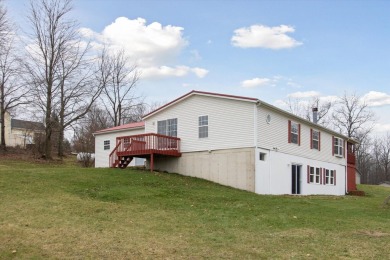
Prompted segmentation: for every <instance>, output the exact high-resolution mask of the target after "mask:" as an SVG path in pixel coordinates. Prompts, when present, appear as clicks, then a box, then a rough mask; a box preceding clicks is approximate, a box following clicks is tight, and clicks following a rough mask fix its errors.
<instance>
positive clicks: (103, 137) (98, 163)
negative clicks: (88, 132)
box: [95, 128, 145, 167]
mask: <svg viewBox="0 0 390 260" xmlns="http://www.w3.org/2000/svg"><path fill="white" fill-rule="evenodd" d="M144 133H145V130H144V128H137V129H133V130H122V131H117V132H108V133H101V134H96V135H95V167H110V166H109V159H108V157H109V155H110V153H111V152H112V150H113V149H114V148H115V146H116V138H117V137H119V136H127V135H138V134H144ZM104 141H109V143H110V148H109V149H107V150H105V149H104V148H105V147H104Z"/></svg>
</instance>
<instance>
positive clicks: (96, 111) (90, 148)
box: [72, 105, 112, 153]
mask: <svg viewBox="0 0 390 260" xmlns="http://www.w3.org/2000/svg"><path fill="white" fill-rule="evenodd" d="M110 121H111V120H110V118H109V116H108V113H107V112H106V111H105V110H103V109H100V108H98V107H97V106H96V105H94V106H93V107H92V108H91V109H90V110H89V112H88V113H87V115H86V116H85V117H84V118H83V119H81V120H79V121H78V124H77V125H75V126H74V137H73V140H72V146H73V149H74V150H75V151H77V152H83V153H93V152H94V151H95V139H94V137H93V133H95V132H97V131H99V130H101V129H105V128H108V127H111V126H112V125H111V124H110Z"/></svg>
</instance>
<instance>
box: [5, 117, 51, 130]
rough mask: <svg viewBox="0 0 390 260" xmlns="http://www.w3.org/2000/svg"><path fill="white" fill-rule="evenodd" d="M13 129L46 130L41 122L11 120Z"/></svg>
mask: <svg viewBox="0 0 390 260" xmlns="http://www.w3.org/2000/svg"><path fill="white" fill-rule="evenodd" d="M11 128H21V129H29V130H42V131H43V130H45V126H44V125H43V123H40V122H33V121H26V120H20V119H11Z"/></svg>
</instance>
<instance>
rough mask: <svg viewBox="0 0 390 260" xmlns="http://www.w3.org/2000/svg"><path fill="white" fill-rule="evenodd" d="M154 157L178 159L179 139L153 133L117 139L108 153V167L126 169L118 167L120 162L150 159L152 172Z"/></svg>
mask: <svg viewBox="0 0 390 260" xmlns="http://www.w3.org/2000/svg"><path fill="white" fill-rule="evenodd" d="M154 155H163V156H175V157H180V156H181V153H180V138H177V137H172V136H166V135H160V134H155V133H148V134H140V135H130V136H120V137H117V138H116V146H115V148H114V150H112V152H111V153H110V158H109V159H110V167H113V168H115V167H119V168H126V166H127V165H126V166H125V167H120V165H121V164H120V162H121V161H122V162H123V161H126V162H128V161H129V160H130V161H131V160H132V159H133V157H140V158H149V159H150V169H151V171H153V168H154ZM122 165H123V164H122Z"/></svg>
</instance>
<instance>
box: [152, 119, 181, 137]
mask: <svg viewBox="0 0 390 260" xmlns="http://www.w3.org/2000/svg"><path fill="white" fill-rule="evenodd" d="M157 133H158V134H161V135H168V136H173V137H177V118H172V119H167V120H162V121H157Z"/></svg>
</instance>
